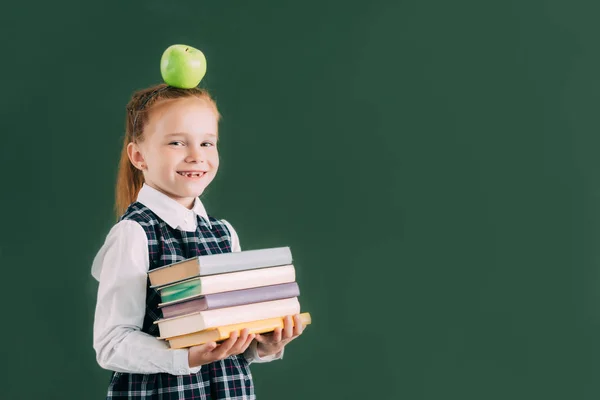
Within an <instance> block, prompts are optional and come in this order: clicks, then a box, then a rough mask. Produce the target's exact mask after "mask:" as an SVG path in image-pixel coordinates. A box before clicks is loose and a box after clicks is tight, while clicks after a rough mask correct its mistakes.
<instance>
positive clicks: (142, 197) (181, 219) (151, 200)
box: [137, 183, 212, 231]
mask: <svg viewBox="0 0 600 400" xmlns="http://www.w3.org/2000/svg"><path fill="white" fill-rule="evenodd" d="M137 201H139V202H140V203H142V204H143V205H145V206H146V207H148V208H149V209H150V210H152V212H154V213H155V214H156V215H158V216H159V217H160V218H161V219H162V220H163V221H165V222H166V223H167V224H168V225H169V226H170V227H171V228H174V229H183V230H185V231H195V230H196V220H197V218H196V216H200V217H202V218H204V220H205V221H206V223H207V224H208V226H209V227H210V228H212V226H211V224H210V220H209V219H208V214H207V212H206V209H205V208H204V205H203V204H202V201H201V200H200V198H199V197H196V200H194V206H193V207H192V209H191V210H188V209H187V208H186V207H184V206H182V205H181V204H179V203H178V202H177V201H175V200H173V199H172V198H170V197H169V196H167V195H166V194H164V193H162V192H160V191H158V190H156V189H154V188H153V187H151V186H148V185H147V184H145V183H144V184H143V185H142V188H141V189H140V192H139V193H138V196H137Z"/></svg>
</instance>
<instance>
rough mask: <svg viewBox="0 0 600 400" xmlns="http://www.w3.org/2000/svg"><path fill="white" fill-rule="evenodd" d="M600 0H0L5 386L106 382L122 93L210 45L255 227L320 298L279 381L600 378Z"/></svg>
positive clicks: (580, 381) (587, 389) (473, 392)
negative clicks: (107, 277) (97, 333)
mask: <svg viewBox="0 0 600 400" xmlns="http://www.w3.org/2000/svg"><path fill="white" fill-rule="evenodd" d="M599 12H600V3H597V2H590V1H580V0H577V1H576V0H570V1H535V0H512V1H509V0H505V1H482V0H470V1H468V0H456V1H452V2H451V1H446V0H429V1H424V0H405V1H396V2H392V1H370V2H346V1H337V2H333V1H323V0H320V1H304V2H297V1H295V2H292V1H268V2H267V1H264V2H247V1H237V2H235V1H183V0H181V1H177V2H165V1H161V0H146V1H128V2H123V1H120V2H116V1H104V2H100V1H98V2H85V1H72V0H70V1H63V2H44V1H33V2H9V3H6V4H4V5H3V6H2V11H1V12H0V43H1V50H2V56H1V60H2V62H1V64H0V73H1V74H2V78H3V79H2V86H1V93H2V95H1V96H0V135H1V138H2V141H1V144H0V162H1V164H0V165H1V172H0V173H1V178H2V179H1V181H0V182H1V191H2V195H1V196H0V206H1V208H0V209H1V210H2V211H3V212H2V229H1V230H0V267H1V271H2V278H1V282H2V290H1V292H0V293H1V296H2V299H3V302H2V309H3V312H2V317H3V318H2V323H1V325H0V326H1V327H0V331H1V332H2V333H1V335H2V336H1V339H2V346H1V347H0V349H1V350H0V352H1V357H2V363H1V365H2V367H1V368H2V373H1V374H0V387H1V388H2V389H1V394H0V397H1V398H2V399H101V398H104V397H103V396H104V394H105V391H106V387H107V385H108V379H109V372H108V371H105V370H102V369H101V368H100V367H99V366H98V365H97V364H96V361H95V354H94V351H93V348H92V323H93V317H94V316H93V312H94V305H95V294H96V288H97V283H96V282H95V281H94V280H93V278H92V277H91V275H90V267H91V263H92V260H93V257H94V255H95V254H96V252H97V251H98V249H99V248H100V246H101V245H102V243H103V240H104V238H105V236H106V234H107V233H108V230H109V229H110V227H111V226H112V224H113V223H114V218H115V217H114V215H113V211H112V207H113V193H114V181H115V174H116V166H117V160H118V157H119V152H120V144H121V135H122V133H123V127H124V116H125V104H126V102H127V100H128V98H129V96H130V95H131V93H132V92H133V91H134V90H137V89H140V88H142V87H145V86H148V85H151V84H154V83H157V82H159V81H160V79H161V78H160V73H159V69H158V66H159V60H160V56H161V54H162V51H163V50H164V49H165V48H166V47H167V46H169V45H171V44H173V43H185V44H189V45H192V46H195V47H198V48H200V49H202V50H203V51H204V53H205V54H206V56H207V59H208V72H207V75H206V78H205V79H204V80H203V83H202V86H204V87H207V88H208V89H209V90H211V92H212V93H213V94H214V96H215V97H216V99H217V102H218V105H219V107H220V111H221V113H222V114H223V116H224V118H223V121H222V125H221V145H220V146H221V147H220V154H221V170H220V172H219V175H218V177H217V179H216V180H215V181H214V183H213V184H212V185H211V187H210V188H209V190H208V191H207V192H206V194H205V196H204V197H203V199H204V202H205V204H206V207H207V209H208V210H209V212H210V213H211V214H212V215H214V216H217V217H220V218H226V219H228V220H229V221H230V222H231V223H232V224H233V225H234V227H235V228H236V229H237V231H238V233H239V235H240V238H241V243H242V247H243V248H244V249H256V248H261V247H271V246H279V245H289V246H290V247H291V249H292V252H293V255H294V259H295V265H296V267H297V273H298V275H297V280H298V282H299V284H300V288H301V291H302V292H301V297H300V300H301V304H302V309H303V310H304V311H309V312H310V313H311V315H312V316H313V322H314V323H313V325H311V326H310V327H309V328H308V329H307V330H306V332H305V333H304V334H303V335H302V337H301V338H299V339H298V340H296V341H294V342H292V343H291V344H290V345H289V346H288V347H287V349H286V355H285V357H284V360H282V361H277V362H273V363H268V364H262V365H253V366H252V371H253V374H254V377H255V384H256V392H257V395H258V398H259V399H261V400H267V399H283V398H285V399H288V400H292V399H308V398H315V399H411V400H417V399H427V400H430V399H431V400H439V399H461V400H467V399H473V400H481V399H486V400H494V399H501V400H504V399H528V400H530V399H545V400H547V399H597V398H598V397H599V396H600V380H599V379H598V374H599V373H600V361H599V357H600V351H599V349H600V347H599V345H598V343H599V340H600V339H599V338H600V290H599V288H600V271H599V262H600V247H599V246H598V243H599V241H600V205H599V204H598V200H599V198H600V187H599V183H600V162H599V161H598V158H597V153H598V149H599V148H600V135H599V132H600V118H599V115H600V114H599V113H598V108H599V106H600V74H599V71H600V46H599V44H598V39H599V38H600V24H598V15H599Z"/></svg>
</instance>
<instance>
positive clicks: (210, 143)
mask: <svg viewBox="0 0 600 400" xmlns="http://www.w3.org/2000/svg"><path fill="white" fill-rule="evenodd" d="M214 145H215V144H214V143H213V142H208V141H206V142H202V146H204V147H212V146H214Z"/></svg>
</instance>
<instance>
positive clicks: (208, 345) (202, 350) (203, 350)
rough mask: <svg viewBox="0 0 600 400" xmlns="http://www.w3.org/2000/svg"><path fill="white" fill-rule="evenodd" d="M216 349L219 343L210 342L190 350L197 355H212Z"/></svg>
mask: <svg viewBox="0 0 600 400" xmlns="http://www.w3.org/2000/svg"><path fill="white" fill-rule="evenodd" d="M216 347H217V343H216V342H208V343H204V344H201V345H198V346H192V347H191V348H190V351H193V352H195V353H210V352H211V351H213V350H214V349H215V348H216Z"/></svg>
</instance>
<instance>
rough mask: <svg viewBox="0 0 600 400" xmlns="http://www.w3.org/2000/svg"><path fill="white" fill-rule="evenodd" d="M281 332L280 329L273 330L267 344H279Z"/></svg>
mask: <svg viewBox="0 0 600 400" xmlns="http://www.w3.org/2000/svg"><path fill="white" fill-rule="evenodd" d="M282 331H283V330H282V329H281V328H275V330H274V331H273V335H271V337H270V338H269V341H268V342H267V343H279V342H281V332H282Z"/></svg>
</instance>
